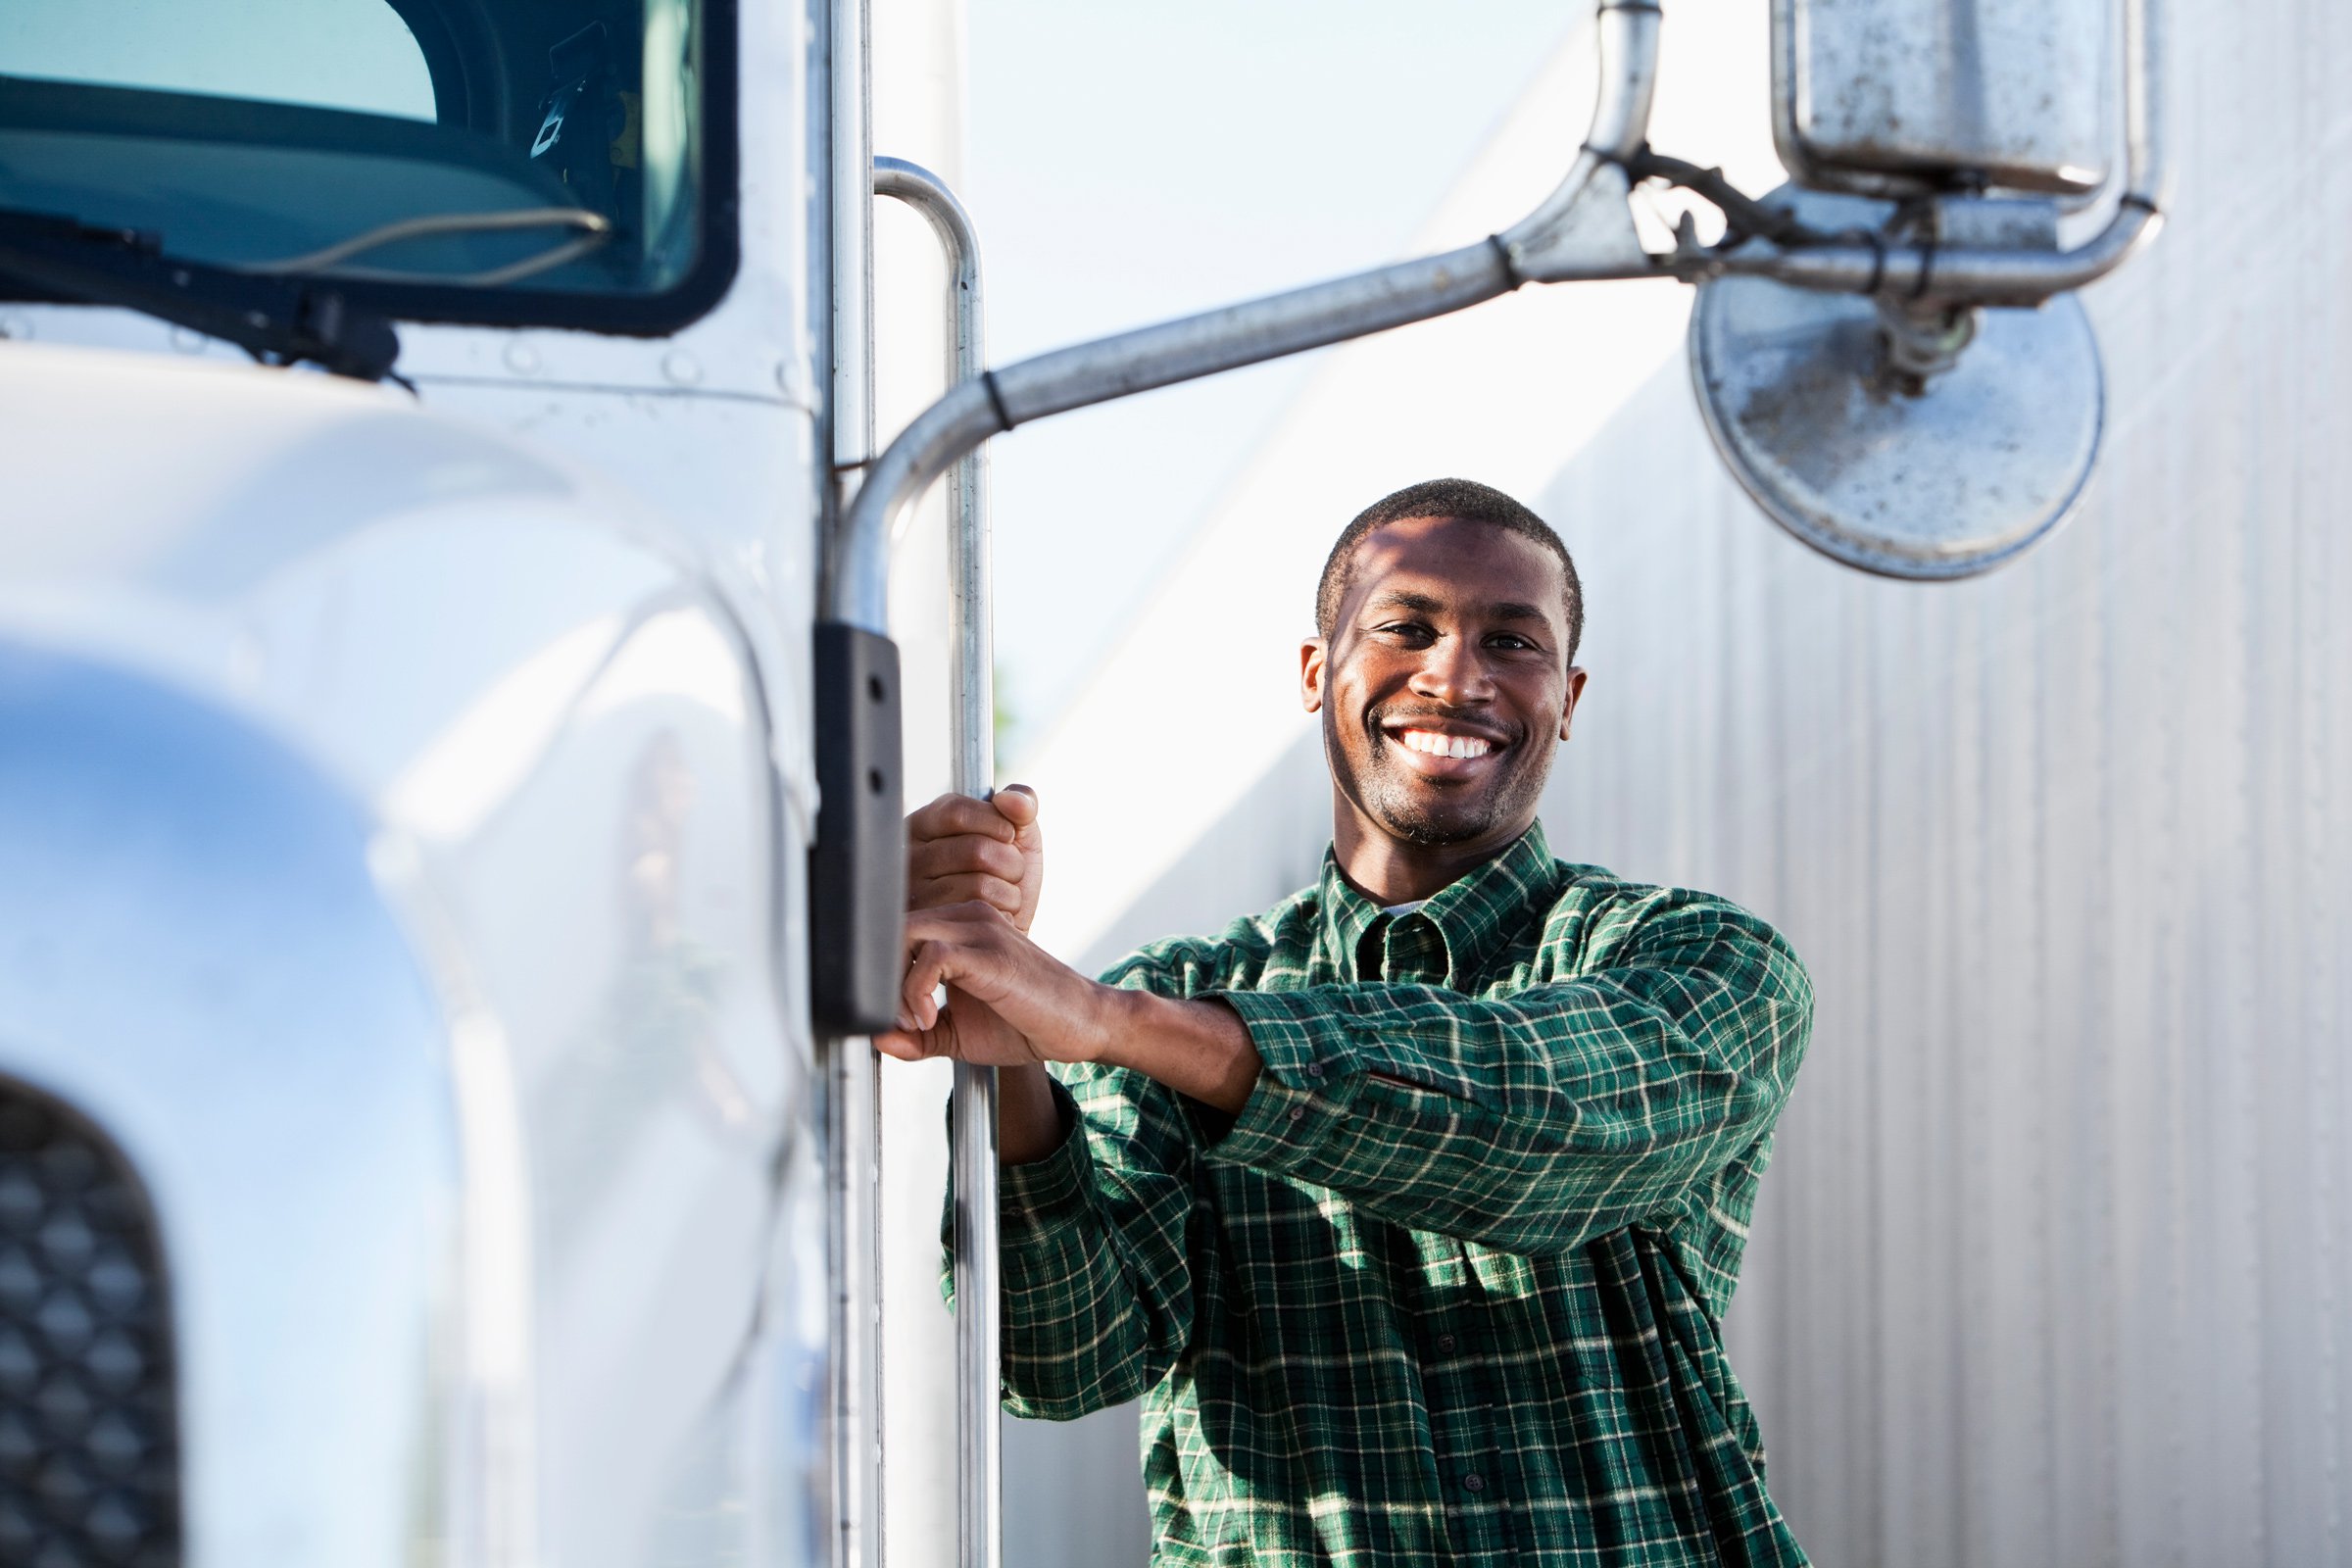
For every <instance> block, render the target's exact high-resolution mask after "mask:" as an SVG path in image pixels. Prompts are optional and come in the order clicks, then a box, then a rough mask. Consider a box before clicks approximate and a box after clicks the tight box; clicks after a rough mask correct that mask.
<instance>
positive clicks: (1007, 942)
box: [874, 900, 1120, 1067]
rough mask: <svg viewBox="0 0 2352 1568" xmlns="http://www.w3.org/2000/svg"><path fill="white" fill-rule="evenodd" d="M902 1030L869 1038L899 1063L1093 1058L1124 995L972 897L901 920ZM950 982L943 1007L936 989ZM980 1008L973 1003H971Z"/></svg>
mask: <svg viewBox="0 0 2352 1568" xmlns="http://www.w3.org/2000/svg"><path fill="white" fill-rule="evenodd" d="M942 986H945V987H946V988H948V1005H947V1006H946V1007H945V1008H942V1007H941V1006H940V1005H939V1003H938V1002H937V1001H936V1000H935V996H934V994H935V993H936V992H937V991H938V989H939V988H940V987H942ZM1119 996H1120V993H1118V992H1116V991H1114V990H1112V989H1111V988H1110V987H1108V986H1105V985H1102V984H1100V983H1098V982H1096V981H1093V980H1089V979H1088V978H1087V977H1086V976H1084V975H1082V974H1080V973H1079V972H1078V971H1077V970H1075V969H1073V968H1071V967H1069V966H1068V965H1067V964H1065V963H1063V962H1061V961H1060V960H1059V959H1057V958H1055V957H1054V956H1053V955H1052V954H1050V953H1048V952H1046V950H1045V949H1043V948H1041V947H1039V946H1038V945H1037V944H1036V943H1034V942H1032V941H1030V940H1029V938H1028V937H1027V935H1025V934H1024V933H1022V932H1020V931H1017V930H1015V929H1013V926H1012V923H1011V922H1010V921H1009V920H1007V919H1006V918H1005V913H1004V911H1003V910H1002V909H1000V908H999V907H996V906H994V905H991V904H985V903H981V902H979V901H977V900H975V901H972V902H970V903H965V904H957V905H952V906H950V907H947V908H944V909H918V910H916V911H915V912H914V913H912V914H910V915H908V916H907V978H906V980H905V982H904V984H903V986H902V988H901V990H900V993H899V1027H898V1028H897V1029H895V1030H893V1031H891V1032H890V1033H888V1034H884V1035H877V1036H875V1038H874V1045H875V1046H876V1048H878V1049H879V1050H881V1051H882V1052H884V1053H885V1054H889V1055H893V1056H897V1057H899V1058H900V1059H901V1060H903V1061H921V1060H923V1059H925V1058H926V1057H930V1056H953V1057H954V1058H956V1060H958V1061H968V1062H972V1063H974V1064H976V1065H979V1066H984V1067H1023V1066H1035V1065H1038V1064H1040V1063H1043V1062H1048V1061H1092V1060H1094V1059H1095V1058H1096V1057H1098V1056H1100V1055H1101V1054H1103V1048H1104V1046H1105V1044H1106V1043H1107V1041H1108V1040H1109V1038H1110V1036H1111V1034H1112V1032H1113V1030H1114V1028H1115V1025H1114V1024H1113V1023H1112V1021H1111V1019H1112V1014H1113V1013H1115V1012H1116V1010H1117V1001H1118V998H1119Z"/></svg>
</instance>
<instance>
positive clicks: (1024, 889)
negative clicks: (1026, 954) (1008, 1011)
mask: <svg viewBox="0 0 2352 1568" xmlns="http://www.w3.org/2000/svg"><path fill="white" fill-rule="evenodd" d="M1045 881H1046V841H1045V836H1044V834H1043V833H1042V832H1041V831H1040V830H1039V828H1038V824H1037V795H1036V793H1035V792H1034V791H1032V790H1031V789H1030V788H1029V787H1028V786H1027V785H1025V784H1007V785H1005V788H1003V789H1001V790H999V791H997V793H996V794H995V795H994V796H992V797H990V798H989V799H987V800H985V801H976V800H973V799H972V798H971V797H970V796H968V795H942V796H941V797H940V798H939V799H938V800H936V801H933V802H932V803H931V804H930V805H928V806H926V807H923V808H922V809H919V810H917V811H916V812H915V813H914V814H913V815H911V816H909V817H907V908H909V909H941V908H946V907H948V906H950V905H954V904H969V903H974V902H977V903H980V904H985V905H988V906H989V907H992V908H995V909H997V910H999V911H1001V912H1002V913H1003V914H1004V915H1005V918H1006V919H1008V920H1010V921H1011V922H1012V925H1013V929H1014V930H1016V931H1026V930H1028V929H1029V922H1030V921H1031V920H1032V919H1033V918H1034V917H1035V916H1036V914H1037V895H1038V891H1039V890H1040V889H1041V888H1042V887H1044V886H1045Z"/></svg>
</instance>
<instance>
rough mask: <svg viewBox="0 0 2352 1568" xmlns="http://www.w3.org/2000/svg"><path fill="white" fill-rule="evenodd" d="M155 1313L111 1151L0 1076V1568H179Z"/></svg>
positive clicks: (162, 1329)
mask: <svg viewBox="0 0 2352 1568" xmlns="http://www.w3.org/2000/svg"><path fill="white" fill-rule="evenodd" d="M165 1308H166V1303H165V1299H164V1276H163V1259H162V1257H161V1255H160V1249H159V1248H158V1246H157V1244H156V1235H155V1226H154V1221H153V1219H152V1218H151V1216H150V1215H149V1212H148V1207H147V1203H146V1201H145V1199H144V1198H143V1196H142V1195H141V1193H140V1191H139V1188H138V1185H137V1182H136V1180H135V1179H134V1178H133V1177H132V1176H131V1174H130V1172H129V1170H128V1168H127V1167H126V1166H125V1165H124V1164H123V1160H122V1157H121V1156H120V1155H118V1154H117V1153H116V1152H115V1151H114V1150H113V1148H112V1147H111V1146H109V1145H108V1144H107V1142H106V1141H105V1140H104V1139H103V1138H101V1137H100V1136H99V1135H98V1134H97V1133H96V1132H95V1131H94V1130H92V1129H91V1128H90V1127H89V1126H88V1124H87V1123H85V1122H83V1121H82V1120H81V1119H80V1118H79V1117H77V1116H74V1115H73V1114H71V1113H70V1112H68V1111H66V1110H64V1109H63V1108H62V1107H60V1106H59V1105H57V1104H56V1103H55V1102H53V1101H49V1100H46V1099H43V1098H42V1097H40V1096H37V1095H33V1094H30V1093H28V1092H26V1091H25V1090H23V1089H21V1088H17V1087H14V1086H12V1085H10V1084H7V1083H5V1082H0V1564H6V1565H7V1568H19V1565H22V1568H99V1565H106V1568H113V1565H115V1564H125V1563H127V1564H136V1565H138V1568H167V1565H170V1564H174V1563H177V1562H178V1561H179V1497H178V1482H177V1460H176V1455H175V1449H174V1444H173V1431H172V1363H171V1350H172V1342H171V1336H170V1326H169V1323H168V1320H167V1318H166V1310H165Z"/></svg>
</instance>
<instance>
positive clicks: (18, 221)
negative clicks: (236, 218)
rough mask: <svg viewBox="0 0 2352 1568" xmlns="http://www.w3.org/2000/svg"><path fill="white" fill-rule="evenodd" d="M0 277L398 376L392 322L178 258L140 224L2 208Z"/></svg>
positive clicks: (337, 300)
mask: <svg viewBox="0 0 2352 1568" xmlns="http://www.w3.org/2000/svg"><path fill="white" fill-rule="evenodd" d="M0 278H6V279H9V280H13V281H15V282H17V283H19V284H21V285H25V286H29V287H32V288H35V289H39V290H41V291H43V292H44V293H48V294H53V295H56V296H58V297H60V298H63V299H67V300H73V301H77V302H79V303H81V304H84V305H114V306H121V307H123V309H125V310H133V311H138V312H140V313H142V314H143V315H147V316H152V317H155V318H157V319H160V320H165V321H170V322H172V324H173V325H174V326H184V327H186V328H188V329H189V330H190V331H193V332H202V333H203V334H204V335H205V336H207V337H217V338H220V339H221V341H222V342H224V343H234V344H236V345H237V347H239V348H241V349H243V350H245V352H246V353H248V354H251V355H252V356H253V357H254V358H255V359H257V360H259V361H261V362H262V363H263V364H265V365H295V364H303V363H308V364H312V365H316V366H319V368H322V369H326V370H331V371H333V372H334V373H335V374H337V375H348V376H354V377H356V378H358V379H360V380H363V381H381V380H383V379H385V378H386V377H390V378H391V379H393V380H395V381H397V380H399V379H400V378H399V377H398V376H395V375H393V374H392V367H393V365H394V364H395V363H397V362H398V360H399V359H400V339H399V337H398V336H397V335H396V334H395V333H394V332H393V330H392V323H391V322H389V321H387V320H385V319H383V318H381V317H378V316H373V315H370V314H368V312H365V311H359V310H354V309H353V308H352V307H351V306H350V305H349V304H348V303H347V302H346V301H345V300H344V298H343V296H342V295H340V294H338V293H336V292H335V291H334V290H332V289H329V288H323V287H320V286H319V284H317V283H314V282H309V281H306V280H304V279H301V278H297V277H270V276H263V275H257V274H252V273H246V272H237V271H231V270H228V269H226V268H221V267H213V266H208V265H206V264H205V263H202V262H189V261H182V260H180V259H179V258H177V257H174V256H172V255H169V254H167V253H166V252H165V250H164V249H163V244H162V241H161V238H160V237H159V236H157V235H155V234H152V233H148V232H146V231H144V230H141V229H130V228H99V227H93V226H92V225H90V224H86V223H83V222H81V221H78V220H75V219H72V218H63V217H56V216H53V215H50V214H47V213H26V212H18V211H14V210H11V209H8V208H0Z"/></svg>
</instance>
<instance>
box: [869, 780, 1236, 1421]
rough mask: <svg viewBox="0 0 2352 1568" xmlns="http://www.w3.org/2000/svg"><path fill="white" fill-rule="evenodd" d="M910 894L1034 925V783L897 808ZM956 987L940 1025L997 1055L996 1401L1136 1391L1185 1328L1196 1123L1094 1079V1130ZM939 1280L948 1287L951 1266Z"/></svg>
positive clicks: (1155, 1093)
mask: <svg viewBox="0 0 2352 1568" xmlns="http://www.w3.org/2000/svg"><path fill="white" fill-rule="evenodd" d="M907 845H908V854H907V872H908V875H907V892H908V900H907V902H908V905H909V907H910V908H912V909H914V910H916V911H918V917H919V911H922V910H924V909H926V908H928V907H933V906H936V905H938V904H942V903H955V902H956V901H972V907H985V908H988V909H990V910H992V911H993V914H992V917H994V918H1000V919H1001V921H1002V922H1003V923H1004V924H1005V925H1006V926H1007V927H1009V928H1011V929H1014V930H1016V931H1026V930H1027V929H1028V924H1029V918H1030V915H1031V914H1032V913H1033V912H1034V911H1035V909H1036V907H1037V896H1038V891H1039V888H1040V885H1041V883H1042V881H1043V878H1044V848H1043V842H1042V840H1041V838H1040V837H1039V834H1038V829H1037V801H1036V797H1035V796H1034V795H1033V794H1031V793H1030V792H1029V791H1027V790H1024V789H1021V788H1019V787H1018V786H1014V787H1009V788H1007V789H1005V790H1000V791H999V792H998V793H997V794H996V796H995V797H994V798H993V799H991V800H989V801H974V800H969V799H966V798H963V797H960V796H946V797H943V798H941V799H940V800H937V801H934V802H932V803H931V804H930V805H929V806H926V807H924V808H922V809H920V810H918V811H916V812H915V813H914V814H913V815H912V816H910V817H909V818H908V819H907ZM950 998H951V1002H952V1005H953V1008H954V1010H955V1012H956V1020H955V1021H954V1023H952V1024H951V1025H950V1026H949V1027H948V1028H947V1029H945V1030H944V1031H943V1032H942V1035H943V1038H944V1039H946V1040H947V1041H948V1042H950V1043H951V1044H954V1045H958V1046H960V1047H961V1048H962V1050H963V1052H964V1053H965V1054H972V1055H974V1056H975V1058H976V1059H978V1058H982V1057H988V1058H989V1059H998V1060H1000V1061H1001V1062H1002V1065H1001V1066H1000V1069H999V1073H998V1097H999V1098H998V1148H999V1155H1000V1160H1001V1163H1002V1165H1003V1167H1004V1168H1003V1171H1002V1174H1001V1176H1000V1178H999V1210H1000V1216H1001V1219H1000V1231H999V1254H998V1255H999V1259H1000V1264H1001V1269H1002V1273H1001V1283H1002V1289H1003V1293H1004V1302H1005V1317H1004V1329H1005V1344H1004V1378H1005V1407H1006V1408H1007V1409H1009V1410H1011V1411H1012V1412H1013V1413H1014V1414H1015V1415H1022V1416H1031V1417H1042V1418H1045V1419H1050V1420H1070V1419H1073V1418H1075V1417H1077V1416H1081V1415H1085V1414H1087V1413H1088V1412H1089V1411H1093V1410H1100V1409H1103V1408H1106V1407H1108V1406H1110V1405H1113V1404H1117V1403H1119V1402H1121V1401H1122V1400H1126V1399H1132V1398H1134V1397H1137V1396H1138V1395H1140V1394H1142V1393H1143V1392H1144V1391H1145V1390H1146V1389H1148V1388H1150V1387H1151V1386H1152V1384H1154V1383H1156V1382H1157V1381H1158V1380H1159V1379H1160V1378H1162V1377H1164V1376H1165V1375H1166V1374H1167V1370H1168V1368H1169V1367H1170V1366H1172V1365H1173V1364H1174V1363H1175V1359H1176V1357H1177V1356H1178V1355H1179V1354H1181V1353H1182V1350H1183V1347H1184V1345H1185V1343H1186V1341H1187V1340H1188V1338H1189V1337H1190V1335H1191V1332H1192V1274H1191V1260H1190V1258H1189V1256H1188V1255H1187V1253H1186V1250H1185V1232H1186V1227H1187V1224H1188V1221H1189V1220H1190V1217H1191V1213H1192V1177H1191V1170H1192V1158H1193V1147H1192V1142H1191V1135H1190V1129H1189V1128H1188V1127H1187V1126H1186V1125H1185V1121H1184V1117H1183V1115H1182V1112H1181V1111H1180V1110H1179V1109H1178V1108H1177V1106H1176V1105H1175V1103H1174V1101H1173V1099H1172V1097H1170V1096H1169V1095H1167V1094H1166V1092H1165V1091H1162V1090H1158V1089H1155V1088H1153V1087H1152V1085H1150V1084H1149V1083H1144V1082H1141V1081H1134V1080H1128V1081H1124V1082H1121V1081H1117V1080H1103V1081H1099V1082H1097V1083H1095V1084H1093V1085H1091V1086H1090V1089H1089V1098H1090V1103H1092V1105H1093V1108H1094V1114H1095V1116H1096V1117H1097V1118H1098V1120H1100V1121H1101V1122H1102V1123H1103V1126H1104V1127H1105V1129H1107V1135H1106V1136H1103V1137H1101V1138H1099V1139H1098V1138H1090V1137H1089V1136H1088V1134H1087V1132H1086V1131H1085V1129H1084V1128H1083V1126H1082V1124H1081V1122H1080V1118H1079V1115H1078V1111H1077V1107H1076V1105H1075V1104H1074V1103H1073V1102H1072V1101H1071V1098H1070V1096H1069V1094H1068V1092H1067V1091H1065V1090H1063V1089H1061V1088H1060V1087H1059V1086H1057V1085H1055V1084H1054V1082H1053V1081H1052V1080H1051V1079H1050V1078H1049V1077H1048V1076H1047V1074H1046V1071H1045V1068H1044V1067H1043V1066H1042V1065H1040V1064H1039V1060H1038V1058H1037V1056H1036V1055H1035V1054H1033V1053H1030V1052H1028V1051H1027V1050H1026V1049H1025V1048H1020V1047H1017V1046H1016V1045H1015V1042H1017V1041H1018V1038H1019V1037H1018V1036H1017V1035H1015V1034H1013V1033H1012V1032H1011V1031H1010V1030H1009V1029H1008V1028H1007V1027H1006V1026H1005V1023H1004V1021H1003V1020H1002V1019H1001V1018H999V1017H997V1016H996V1015H995V1014H994V1013H993V1012H992V1011H991V1010H990V1009H989V1008H987V1006H986V1005H984V1004H982V1003H980V1002H979V1001H977V1000H976V999H974V998H972V997H969V996H966V995H963V994H962V993H960V992H956V991H951V992H950ZM992 1053H993V1055H992ZM902 1054H904V1053H902ZM932 1054H940V1053H936V1052H935V1053H932ZM953 1209H954V1205H953V1203H952V1202H951V1203H950V1205H949V1215H950V1216H952V1214H953ZM954 1230H955V1227H954V1224H953V1221H952V1218H945V1219H944V1222H943V1224H942V1227H941V1241H942V1243H943V1244H944V1245H946V1246H948V1247H951V1248H952V1247H953V1245H954ZM944 1283H946V1284H947V1285H948V1286H949V1288H950V1290H951V1298H950V1299H953V1295H952V1291H953V1283H954V1270H953V1268H952V1267H951V1268H949V1269H948V1270H947V1271H946V1279H945V1281H944Z"/></svg>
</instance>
